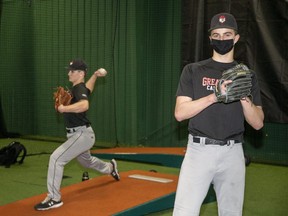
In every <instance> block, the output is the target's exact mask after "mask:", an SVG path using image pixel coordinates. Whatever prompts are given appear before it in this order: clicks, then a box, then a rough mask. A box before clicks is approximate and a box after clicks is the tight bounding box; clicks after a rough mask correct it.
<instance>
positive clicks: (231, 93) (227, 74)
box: [214, 64, 252, 103]
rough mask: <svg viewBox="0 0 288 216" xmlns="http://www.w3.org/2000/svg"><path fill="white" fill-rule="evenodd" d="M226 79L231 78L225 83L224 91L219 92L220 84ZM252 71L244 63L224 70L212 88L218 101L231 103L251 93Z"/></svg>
mask: <svg viewBox="0 0 288 216" xmlns="http://www.w3.org/2000/svg"><path fill="white" fill-rule="evenodd" d="M226 80H232V82H231V83H228V84H227V85H226V93H224V94H223V93H221V88H220V87H221V85H222V83H223V82H224V81H226ZM251 87H252V73H251V70H250V69H249V68H248V67H247V66H246V65H244V64H237V65H236V66H234V67H232V68H230V69H228V70H225V71H224V72H223V73H222V77H221V79H220V80H219V82H218V83H217V84H216V86H215V88H214V93H215V95H216V97H217V101H218V102H223V103H231V102H234V101H239V100H241V99H244V98H245V97H249V96H250V95H251Z"/></svg>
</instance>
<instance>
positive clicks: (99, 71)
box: [94, 68, 107, 77]
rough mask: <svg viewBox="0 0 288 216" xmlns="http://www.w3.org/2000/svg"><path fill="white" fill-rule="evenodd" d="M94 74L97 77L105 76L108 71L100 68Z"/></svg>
mask: <svg viewBox="0 0 288 216" xmlns="http://www.w3.org/2000/svg"><path fill="white" fill-rule="evenodd" d="M94 75H95V76H97V77H105V76H106V75H107V71H106V70H105V69H104V68H99V69H98V70H97V71H95V72H94Z"/></svg>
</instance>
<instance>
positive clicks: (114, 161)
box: [110, 159, 120, 181]
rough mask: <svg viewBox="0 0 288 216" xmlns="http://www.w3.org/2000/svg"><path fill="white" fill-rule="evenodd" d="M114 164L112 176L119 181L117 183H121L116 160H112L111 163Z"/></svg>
mask: <svg viewBox="0 0 288 216" xmlns="http://www.w3.org/2000/svg"><path fill="white" fill-rule="evenodd" d="M110 163H111V164H112V172H111V176H112V177H113V178H114V179H115V180H117V181H120V175H119V173H118V170H117V162H116V160H115V159H112V160H111V162H110Z"/></svg>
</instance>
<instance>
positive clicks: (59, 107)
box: [58, 104, 65, 113]
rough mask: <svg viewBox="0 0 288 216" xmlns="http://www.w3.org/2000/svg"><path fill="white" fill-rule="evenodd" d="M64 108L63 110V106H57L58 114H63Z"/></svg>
mask: <svg viewBox="0 0 288 216" xmlns="http://www.w3.org/2000/svg"><path fill="white" fill-rule="evenodd" d="M64 108H65V107H64V105H63V104H61V105H59V106H58V112H59V113H63V112H64Z"/></svg>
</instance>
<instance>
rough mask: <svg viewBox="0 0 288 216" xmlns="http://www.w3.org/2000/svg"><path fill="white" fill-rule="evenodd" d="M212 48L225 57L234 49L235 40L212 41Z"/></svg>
mask: <svg viewBox="0 0 288 216" xmlns="http://www.w3.org/2000/svg"><path fill="white" fill-rule="evenodd" d="M211 46H212V48H213V49H214V50H215V51H216V52H217V53H219V54H220V55H225V54H226V53H228V52H230V51H231V50H232V49H233V47H234V40H233V39H230V40H215V39H212V40H211Z"/></svg>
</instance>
